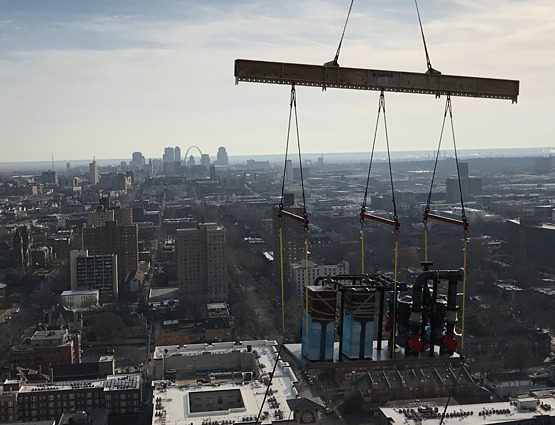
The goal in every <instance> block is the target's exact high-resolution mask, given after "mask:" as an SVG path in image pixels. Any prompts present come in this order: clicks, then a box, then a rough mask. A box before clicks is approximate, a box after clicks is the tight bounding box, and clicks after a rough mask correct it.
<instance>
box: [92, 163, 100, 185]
mask: <svg viewBox="0 0 555 425" xmlns="http://www.w3.org/2000/svg"><path fill="white" fill-rule="evenodd" d="M99 181H100V176H99V174H98V167H97V165H96V161H94V160H93V162H91V163H90V164H89V183H90V184H98V182H99Z"/></svg>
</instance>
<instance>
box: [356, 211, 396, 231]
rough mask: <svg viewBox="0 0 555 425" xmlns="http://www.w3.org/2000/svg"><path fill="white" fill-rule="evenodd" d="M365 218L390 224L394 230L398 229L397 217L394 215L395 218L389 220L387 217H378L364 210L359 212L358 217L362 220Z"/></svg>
mask: <svg viewBox="0 0 555 425" xmlns="http://www.w3.org/2000/svg"><path fill="white" fill-rule="evenodd" d="M365 218H369V219H370V220H374V221H379V222H380V223H384V224H389V225H390V226H393V227H395V230H398V229H399V226H400V225H399V219H398V218H397V217H395V219H393V220H390V219H388V218H383V217H379V216H377V215H373V214H367V213H364V212H361V213H360V219H361V220H364V219H365Z"/></svg>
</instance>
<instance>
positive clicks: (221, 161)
mask: <svg viewBox="0 0 555 425" xmlns="http://www.w3.org/2000/svg"><path fill="white" fill-rule="evenodd" d="M217 158H218V159H217V162H218V165H229V159H228V158H227V151H226V150H225V147H224V146H221V147H219V148H218V155H217Z"/></svg>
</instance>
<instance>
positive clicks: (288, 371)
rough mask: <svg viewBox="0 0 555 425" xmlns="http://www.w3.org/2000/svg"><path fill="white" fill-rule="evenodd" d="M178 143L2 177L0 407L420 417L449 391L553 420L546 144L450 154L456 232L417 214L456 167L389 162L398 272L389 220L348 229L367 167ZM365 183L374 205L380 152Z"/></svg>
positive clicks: (32, 411) (177, 414) (455, 404)
mask: <svg viewBox="0 0 555 425" xmlns="http://www.w3.org/2000/svg"><path fill="white" fill-rule="evenodd" d="M195 153H196V154H197V156H196V157H194V156H193V155H192V154H190V155H189V157H188V158H182V156H181V153H180V149H179V148H178V147H175V148H166V149H165V151H164V154H163V157H162V159H149V160H146V159H145V158H144V156H143V155H142V154H141V153H140V152H135V153H133V155H132V159H131V160H130V161H128V162H125V161H122V162H121V163H120V164H117V165H110V166H102V167H99V166H98V164H97V163H96V161H91V162H90V164H88V166H77V167H72V166H71V163H67V164H66V167H65V169H63V170H60V171H53V170H52V169H50V170H46V171H42V172H40V173H38V174H23V173H21V174H18V175H14V174H13V173H10V174H6V173H4V174H3V177H2V184H1V187H0V189H1V193H2V208H1V219H2V244H1V245H0V249H1V252H0V261H1V262H0V264H1V269H0V270H1V273H2V279H1V281H2V293H1V299H2V306H3V310H2V315H1V317H2V324H1V325H0V332H2V335H3V338H2V341H3V343H2V346H1V356H2V357H1V359H2V367H3V369H2V370H3V372H2V373H3V377H4V384H3V388H4V389H3V392H2V396H1V403H0V408H1V409H2V411H1V413H0V420H1V421H2V422H4V423H11V422H17V421H36V420H39V419H40V420H47V421H48V420H49V421H58V420H60V418H62V419H61V420H62V422H56V423H70V422H67V421H68V420H69V419H67V418H68V417H70V416H71V415H74V417H75V418H76V419H73V420H75V421H77V420H85V422H83V423H91V424H92V423H95V424H96V423H105V422H95V421H101V420H104V421H106V420H108V421H109V422H110V423H112V420H116V421H117V422H118V423H124V422H125V423H152V424H158V423H163V422H164V421H165V422H166V423H194V424H206V423H210V422H211V423H220V424H222V423H258V422H261V423H274V422H275V423H285V422H288V421H289V422H291V423H311V422H317V423H330V424H332V423H345V424H350V423H391V422H388V421H391V418H394V421H397V420H401V419H402V420H403V421H405V420H415V421H416V420H417V418H420V419H418V420H421V421H423V422H426V420H425V419H426V418H428V419H429V420H430V423H435V422H433V420H434V418H435V419H436V420H437V418H439V417H440V416H441V414H442V413H444V412H443V408H444V406H445V404H446V402H447V398H449V399H450V400H449V406H448V408H447V418H449V417H456V418H457V420H462V419H464V418H466V417H467V416H468V418H470V415H487V416H488V420H490V421H491V420H493V419H496V420H498V421H497V422H494V423H513V422H514V423H523V421H530V420H534V419H533V418H535V417H537V416H539V417H541V418H546V417H547V418H552V417H553V416H552V414H551V410H550V407H549V406H550V405H551V402H552V401H553V400H554V398H553V397H554V396H553V394H554V391H555V390H554V389H553V387H554V385H555V382H554V379H555V366H554V360H555V358H554V355H553V333H554V331H555V329H554V326H555V325H554V323H553V317H554V316H553V310H554V308H555V304H554V300H555V298H554V296H555V292H554V289H553V282H554V279H555V274H554V273H553V270H552V267H551V265H552V261H551V255H550V253H551V252H552V250H553V249H554V247H553V244H554V243H555V238H554V237H553V232H554V231H555V226H554V225H553V207H552V205H551V199H552V197H553V191H554V190H555V189H554V188H555V180H554V177H553V171H552V162H551V157H550V156H541V157H507V158H505V157H496V158H495V157H492V158H484V159H465V160H460V161H459V162H458V166H459V169H460V170H461V177H460V182H461V187H462V188H463V195H464V198H465V212H466V217H467V218H468V222H469V223H470V225H469V229H468V233H467V234H465V232H464V231H463V229H462V227H461V228H460V232H458V231H456V230H457V228H456V227H455V231H454V230H453V227H454V226H452V224H451V223H448V222H441V221H433V222H431V221H430V223H429V224H428V225H427V226H426V232H427V238H426V247H424V237H425V236H424V232H425V229H424V226H423V219H422V217H423V212H424V209H425V206H426V199H427V198H428V196H429V194H430V193H431V194H432V200H431V211H432V212H433V213H435V214H438V215H441V216H443V217H447V218H452V219H454V218H456V217H459V216H460V215H461V207H460V204H459V203H458V199H459V193H458V190H459V186H458V185H457V184H453V181H457V180H458V179H457V177H456V176H457V174H456V173H457V163H456V161H455V159H454V158H453V157H449V156H444V157H441V158H439V160H438V163H437V171H436V175H435V181H436V183H435V185H434V188H433V191H432V190H430V186H429V185H430V180H431V174H432V170H433V160H421V161H400V162H393V164H392V166H393V170H394V183H395V196H396V204H397V211H398V215H399V222H400V223H401V225H400V229H399V232H398V242H399V249H398V266H397V267H395V264H394V258H393V255H392V254H393V243H394V239H397V238H396V232H395V231H393V230H392V229H391V228H390V227H389V226H386V225H384V224H382V223H366V224H363V226H362V227H361V218H360V203H361V200H362V198H363V196H364V190H365V187H364V186H365V182H366V173H367V167H368V165H367V164H364V163H357V162H352V163H348V164H344V163H340V162H333V155H329V158H330V159H329V163H327V161H326V160H325V157H324V156H321V157H319V158H318V159H317V161H315V162H312V161H310V160H307V161H305V163H304V164H301V165H302V169H303V180H304V181H303V184H301V177H300V176H301V173H300V168H301V167H300V166H299V165H298V164H294V162H293V161H291V160H288V162H287V164H286V167H285V178H283V168H282V167H281V165H280V164H271V163H270V162H269V161H258V160H255V159H252V160H248V161H246V162H245V163H230V161H229V158H228V154H227V151H226V148H225V147H221V148H220V149H219V150H218V153H217V155H216V156H215V159H212V158H210V156H209V155H206V154H202V153H201V151H200V149H198V148H197V149H195ZM281 182H284V185H283V186H284V188H285V189H284V199H283V200H282V202H283V204H284V205H285V206H286V207H287V208H288V210H287V211H298V213H299V214H302V211H303V206H302V198H303V196H302V192H303V188H302V186H304V188H305V189H304V190H305V191H306V194H305V197H306V204H305V208H306V211H307V213H308V214H309V215H310V223H309V225H308V230H307V231H305V230H304V225H303V223H302V222H298V221H295V220H288V217H285V216H284V217H281V218H280V217H279V214H280V212H279V208H278V205H279V204H280V199H279V193H276V189H275V188H276V187H278V186H279V185H280V184H281ZM369 186H370V187H371V192H370V199H371V201H370V203H369V206H371V212H372V214H377V215H378V214H379V215H382V216H390V215H391V191H390V187H389V169H388V167H387V162H386V161H379V162H377V163H376V164H374V169H373V174H372V177H371V178H370V185H369ZM369 211H370V210H369ZM361 228H362V229H363V230H362V231H363V232H364V235H363V237H364V238H363V239H365V240H366V242H365V244H364V246H363V255H364V258H365V259H366V260H365V263H366V266H365V272H364V273H361V270H362V263H361V259H362V257H361ZM280 233H281V234H282V237H283V238H282V241H281V248H280V238H279V234H280ZM465 239H467V243H466V254H467V259H466V261H467V269H468V274H467V276H466V278H465V285H466V288H465V291H464V292H463V286H462V279H463V278H462V274H461V273H460V270H459V269H460V268H461V266H462V264H463V246H464V241H465ZM305 240H306V241H307V245H306V247H305ZM305 248H306V249H305ZM425 249H426V250H427V253H426V254H427V258H428V263H426V265H424V264H423V263H422V261H423V260H424V257H425V255H426V254H425V252H424V250H425ZM280 252H281V255H280ZM276 258H278V259H279V258H282V262H283V263H282V264H283V268H284V270H285V272H284V273H283V275H284V279H283V280H281V276H282V273H281V270H280V261H276ZM307 258H308V261H307ZM423 267H425V268H423ZM394 269H395V270H396V271H397V281H398V282H399V284H398V285H393V271H394ZM436 269H437V270H436ZM423 270H429V271H428V272H425V271H423ZM443 270H445V271H443ZM436 275H437V280H435V279H436V278H435V276H436ZM422 276H424V280H425V281H426V283H425V284H424V287H421V291H424V292H425V291H426V290H425V289H424V288H427V289H428V290H429V291H431V294H432V296H433V297H434V300H435V301H434V302H435V304H436V307H435V309H434V310H433V311H432V309H431V308H430V309H426V308H424V307H425V305H426V303H427V302H430V300H429V299H428V298H427V296H426V295H425V294H424V295H422V293H421V294H420V298H418V297H419V296H418V295H417V293H416V289H415V288H417V287H418V284H417V282H419V280H420V279H421V277H422ZM432 283H433V284H432ZM393 286H397V287H398V290H399V294H398V295H397V297H398V300H399V302H398V303H397V312H396V320H397V326H396V328H397V332H396V334H395V335H394V336H393V335H392V332H391V329H392V325H391V322H390V321H391V314H392V310H391V309H392V304H393V303H392V301H391V300H392V298H391V296H392V294H393V291H394V290H395V291H397V289H396V288H395V289H394V288H393ZM432 287H433V289H432ZM282 289H283V292H282ZM361 290H362V292H360V291H361ZM453 291H454V292H453ZM380 294H381V295H380ZM442 294H444V295H442ZM384 296H385V297H386V301H385V307H384ZM380 298H381V301H380ZM463 298H464V300H463ZM417 299H419V300H420V304H421V307H422V308H420V309H418V308H416V307H417V306H416V305H415V304H414V302H415V300H417ZM361 303H362V304H361ZM441 303H447V304H441ZM463 303H464V305H465V307H464V308H465V311H464V312H463V311H462V305H463ZM364 304H366V309H365V310H363V312H362V311H361V310H360V307H361V306H363V305H364ZM380 304H381V306H380ZM440 305H444V306H447V310H448V311H449V309H450V308H451V309H452V307H454V310H456V312H455V314H458V319H456V323H452V326H449V323H451V322H450V321H449V320H447V322H445V320H446V319H445V317H446V316H445V315H446V314H447V315H448V312H447V313H446V312H445V311H444V313H443V317H444V318H443V319H442V318H441V317H436V316H435V311H436V310H437V309H438V308H439V307H438V306H440ZM405 306H406V307H405ZM443 308H445V307H443ZM418 312H422V313H421V314H424V315H427V316H426V317H427V318H425V319H424V321H422V320H421V322H423V323H424V325H426V323H428V324H429V326H424V325H422V323H421V325H420V326H421V327H422V331H421V330H420V329H418V330H417V331H416V332H415V331H414V329H412V327H414V326H415V321H414V314H417V313H418ZM361 314H362V316H360V315H361ZM357 315H358V316H357ZM405 315H406V316H405ZM462 315H464V318H465V324H464V325H463V324H462V320H461V319H462ZM363 316H364V317H366V319H361V318H362V317H363ZM409 316H410V322H409ZM338 317H339V319H338ZM305 318H308V319H309V320H310V321H311V322H312V321H314V323H320V324H322V326H323V324H324V323H326V326H325V329H324V328H321V327H318V326H319V325H318V326H315V325H314V323H312V324H311V327H310V332H308V331H306V325H305V323H306V322H305ZM361 320H362V321H361ZM442 320H443V322H444V323H443V324H441V323H439V322H441V321H442ZM436 322H437V325H436V324H435V323H436ZM362 324H365V326H364V329H365V330H366V335H365V336H364V334H363V335H362V336H361V326H362ZM368 326H370V327H368ZM430 326H432V327H434V326H435V327H436V328H435V331H434V330H433V329H432V330H431V334H430ZM461 326H464V335H461V332H462V329H461ZM318 329H321V330H318ZM356 329H358V333H357V332H356ZM421 333H422V335H423V336H422V338H420V334H421ZM435 333H437V334H438V336H437V337H434V336H432V335H434V334H435ZM321 334H322V335H323V336H321ZM410 335H412V336H410ZM393 337H395V338H396V341H395V342H393V341H392V338H393ZM411 338H412V342H411ZM414 338H416V340H415V339H414ZM462 338H464V341H462V340H461V339H462ZM415 341H416V343H415ZM363 342H364V343H363ZM368 344H369V345H368ZM392 344H394V346H395V349H394V350H392ZM462 344H464V347H463V346H462ZM434 346H435V348H434ZM431 352H432V353H431ZM430 353H431V354H430ZM415 400H419V401H418V402H416V401H415ZM536 403H537V404H536ZM532 405H533V406H532ZM404 406H412V407H411V408H410V409H407V408H405V407H404ZM530 406H532V407H530ZM71 412H73V413H71ZM82 412H85V413H82ZM184 412H185V413H184ZM207 412H210V413H207ZM464 412H466V413H464ZM492 412H493V413H492ZM75 415H76V416H75ZM79 415H81V416H82V415H85V419H83V418H82V417H81V416H79ZM492 415H493V416H492ZM77 416H79V418H81V419H79V418H77ZM490 416H491V417H490ZM99 418H104V419H99ZM395 418H399V419H395ZM468 420H469V421H470V422H469V423H472V421H471V420H470V419H468ZM474 420H476V418H474ZM63 421H66V422H63ZM86 421H89V422H86ZM180 421H181V422H180ZM511 421H512V422H511ZM49 423H52V422H49ZM72 423H75V422H72ZM78 423H81V422H78ZM530 423H532V422H530ZM545 423H548V422H545Z"/></svg>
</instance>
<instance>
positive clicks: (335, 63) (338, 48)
mask: <svg viewBox="0 0 555 425" xmlns="http://www.w3.org/2000/svg"><path fill="white" fill-rule="evenodd" d="M354 2H355V0H351V5H350V6H349V11H348V12H347V19H345V25H344V26H343V32H342V33H341V38H340V39H339V45H338V46H337V51H336V52H335V57H334V58H333V61H332V63H333V64H334V65H335V66H339V64H338V63H337V61H338V60H339V52H340V51H341V45H342V44H343V37H345V30H346V29H347V23H348V22H349V17H350V16H351V9H352V8H353V3H354Z"/></svg>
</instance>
